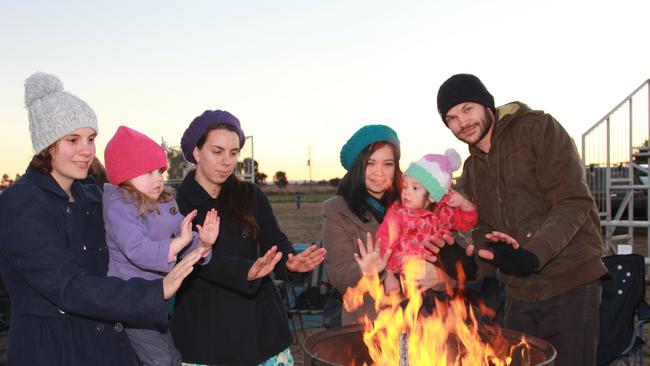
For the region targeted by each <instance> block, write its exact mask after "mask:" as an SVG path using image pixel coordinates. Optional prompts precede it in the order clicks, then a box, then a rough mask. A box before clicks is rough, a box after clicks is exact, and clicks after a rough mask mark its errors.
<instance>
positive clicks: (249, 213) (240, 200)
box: [196, 124, 260, 240]
mask: <svg viewBox="0 0 650 366" xmlns="http://www.w3.org/2000/svg"><path fill="white" fill-rule="evenodd" d="M212 130H228V131H232V132H235V133H237V130H236V129H235V128H234V127H232V126H230V125H227V124H216V125H214V126H211V127H210V128H208V129H206V130H205V132H204V133H203V135H202V136H201V138H200V139H199V140H198V141H197V143H196V147H197V148H199V149H202V148H203V145H204V144H205V141H206V140H207V137H208V133H210V131H212ZM252 198H253V186H252V185H251V184H249V183H246V182H242V181H241V180H239V178H237V176H236V175H235V173H233V174H231V175H230V176H229V177H228V178H226V180H225V181H224V182H223V184H222V185H221V190H220V191H219V196H218V197H217V202H219V204H220V208H221V209H222V210H224V211H225V212H226V213H227V214H228V215H230V216H232V218H233V219H234V221H235V222H236V223H238V224H239V225H240V226H241V228H242V230H243V231H245V232H247V233H248V234H249V235H250V236H251V238H252V239H253V240H257V239H258V238H259V237H260V227H259V225H258V224H257V221H256V219H255V214H254V213H253V208H252V204H251V203H252Z"/></svg>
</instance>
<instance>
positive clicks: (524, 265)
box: [467, 231, 539, 277]
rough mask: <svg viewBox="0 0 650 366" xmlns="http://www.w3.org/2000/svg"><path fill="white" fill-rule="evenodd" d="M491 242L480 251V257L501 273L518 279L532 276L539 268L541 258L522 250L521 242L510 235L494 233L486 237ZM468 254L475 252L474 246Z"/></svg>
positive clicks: (469, 248) (469, 249)
mask: <svg viewBox="0 0 650 366" xmlns="http://www.w3.org/2000/svg"><path fill="white" fill-rule="evenodd" d="M485 238H486V239H488V240H489V241H490V243H488V247H487V248H486V249H479V250H478V253H477V254H478V256H479V257H480V258H481V259H483V260H486V261H488V262H491V263H492V264H494V266H495V267H497V268H498V269H499V271H501V272H503V273H505V274H509V275H512V276H518V277H527V276H530V275H531V274H532V273H533V272H535V271H536V270H537V267H539V258H537V256H536V255H535V253H533V252H531V251H529V250H526V249H523V248H520V245H519V242H517V240H516V239H514V238H512V237H511V236H510V235H508V234H505V233H502V232H499V231H493V232H491V233H488V234H486V235H485ZM467 250H468V253H469V254H472V253H473V252H474V246H473V245H470V246H469V247H468V248H467Z"/></svg>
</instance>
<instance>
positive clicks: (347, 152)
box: [340, 125, 399, 170]
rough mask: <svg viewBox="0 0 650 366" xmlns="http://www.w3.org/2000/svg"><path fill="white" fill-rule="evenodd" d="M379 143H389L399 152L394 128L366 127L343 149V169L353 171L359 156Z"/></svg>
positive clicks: (381, 126)
mask: <svg viewBox="0 0 650 366" xmlns="http://www.w3.org/2000/svg"><path fill="white" fill-rule="evenodd" d="M377 141H385V142H388V143H390V144H392V145H393V146H395V147H396V148H397V149H398V150H399V138H398V137H397V133H396V132H395V131H393V129H392V128H390V127H388V126H385V125H366V126H363V127H361V128H360V129H359V130H358V131H357V132H355V133H354V135H352V137H350V139H348V141H347V142H346V143H345V145H343V147H342V148H341V154H340V158H341V165H343V168H345V170H350V169H352V165H354V162H355V160H357V157H359V154H361V152H362V151H363V150H364V149H365V148H366V147H368V146H370V145H372V144H374V143H375V142H377Z"/></svg>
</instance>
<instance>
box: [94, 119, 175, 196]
mask: <svg viewBox="0 0 650 366" xmlns="http://www.w3.org/2000/svg"><path fill="white" fill-rule="evenodd" d="M104 164H105V165H106V174H107V175H108V180H110V181H111V183H113V184H120V183H122V182H125V181H127V180H129V179H132V178H135V177H137V176H139V175H142V174H145V173H149V172H150V171H153V170H157V169H165V170H167V167H168V166H167V155H166V154H165V151H164V150H163V148H162V147H160V145H158V144H157V143H156V142H155V141H154V140H152V139H150V138H149V137H147V136H146V135H144V134H142V133H140V132H138V131H136V130H133V129H131V128H128V127H126V126H120V127H118V129H117V131H116V132H115V135H114V136H113V138H111V140H110V141H109V142H108V144H107V145H106V150H104Z"/></svg>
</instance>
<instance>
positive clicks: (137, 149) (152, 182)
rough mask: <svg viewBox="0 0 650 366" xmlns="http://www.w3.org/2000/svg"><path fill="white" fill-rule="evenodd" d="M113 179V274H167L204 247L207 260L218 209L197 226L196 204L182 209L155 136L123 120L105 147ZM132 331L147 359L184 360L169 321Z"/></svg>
mask: <svg viewBox="0 0 650 366" xmlns="http://www.w3.org/2000/svg"><path fill="white" fill-rule="evenodd" d="M104 158H105V163H106V173H107V175H108V179H109V181H110V182H111V183H112V184H109V183H107V184H106V185H105V186H104V195H103V203H104V208H103V214H104V222H105V227H106V243H107V246H108V251H109V264H108V275H109V276H115V277H119V278H122V279H125V280H128V279H131V278H134V277H137V278H144V279H147V280H151V279H158V278H162V277H163V276H164V274H165V273H167V272H169V271H170V270H171V269H172V268H173V267H174V265H175V264H176V260H177V258H178V257H182V256H183V254H185V253H189V252H190V251H191V250H193V249H195V248H198V247H200V248H202V250H203V256H204V258H203V263H204V264H205V263H207V261H209V260H210V257H211V251H210V249H211V247H212V245H213V244H214V242H215V241H216V239H217V236H218V234H219V222H220V220H219V217H218V216H217V212H216V211H215V210H214V209H213V210H212V211H210V212H208V214H207V215H206V218H205V221H204V223H203V226H201V225H197V226H196V227H197V230H198V234H196V233H194V232H192V219H193V218H194V217H195V216H196V210H194V211H192V212H190V213H189V214H188V215H187V217H185V218H183V215H181V213H180V212H179V210H178V205H177V204H176V201H175V200H174V197H173V194H172V191H171V190H170V189H169V188H165V186H164V182H163V178H162V173H163V172H164V171H165V170H166V169H167V157H166V154H165V152H164V150H163V149H162V148H161V147H160V146H159V145H158V144H156V143H155V142H154V141H153V140H152V139H150V138H149V137H147V136H145V135H143V134H141V133H140V132H138V131H135V130H133V129H130V128H128V127H125V126H120V127H119V128H118V129H117V132H115V136H113V138H112V139H111V140H110V141H109V142H108V145H107V146H106V150H105V153H104ZM126 333H127V335H128V337H129V340H130V341H131V345H132V346H133V349H134V350H135V351H136V354H137V356H138V358H139V359H140V362H141V363H142V364H143V365H175V366H176V365H181V358H180V354H179V352H178V351H177V350H176V348H175V347H174V342H173V340H172V337H171V334H170V332H169V330H168V328H167V327H166V326H151V325H144V324H142V325H141V324H128V326H127V328H126Z"/></svg>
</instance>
